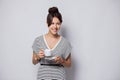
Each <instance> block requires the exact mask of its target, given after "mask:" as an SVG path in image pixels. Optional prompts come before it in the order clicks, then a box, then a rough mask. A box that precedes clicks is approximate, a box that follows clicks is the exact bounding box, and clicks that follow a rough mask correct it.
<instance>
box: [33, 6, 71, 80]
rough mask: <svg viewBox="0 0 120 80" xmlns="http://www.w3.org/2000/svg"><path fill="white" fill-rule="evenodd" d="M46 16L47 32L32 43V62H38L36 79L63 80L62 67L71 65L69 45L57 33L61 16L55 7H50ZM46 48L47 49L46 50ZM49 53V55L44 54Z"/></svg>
mask: <svg viewBox="0 0 120 80" xmlns="http://www.w3.org/2000/svg"><path fill="white" fill-rule="evenodd" d="M48 12H49V14H48V16H47V24H48V29H49V31H48V33H46V34H44V35H41V36H39V37H37V38H36V39H35V41H34V43H33V46H32V48H33V57H32V62H33V64H34V65H35V64H37V63H40V67H39V69H38V75H37V79H38V80H65V69H64V67H70V66H71V53H70V52H71V45H70V43H69V42H68V41H67V40H66V39H65V38H64V37H62V36H61V35H59V34H58V32H59V30H60V27H61V23H62V16H61V14H60V12H59V10H58V8H57V7H51V8H49V10H48ZM46 50H47V51H46ZM48 53H49V56H47V55H46V54H48Z"/></svg>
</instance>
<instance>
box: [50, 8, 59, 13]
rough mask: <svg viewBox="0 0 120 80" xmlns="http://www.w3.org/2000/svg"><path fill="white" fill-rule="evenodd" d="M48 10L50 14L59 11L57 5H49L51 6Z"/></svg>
mask: <svg viewBox="0 0 120 80" xmlns="http://www.w3.org/2000/svg"><path fill="white" fill-rule="evenodd" d="M48 12H49V13H50V14H54V13H59V11H58V8H57V7H51V8H49V10H48Z"/></svg>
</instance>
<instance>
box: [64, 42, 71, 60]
mask: <svg viewBox="0 0 120 80" xmlns="http://www.w3.org/2000/svg"><path fill="white" fill-rule="evenodd" d="M64 49H65V53H64V54H63V57H64V59H67V58H68V56H69V55H70V54H71V50H72V46H71V44H70V43H69V42H67V43H66V45H65V47H64Z"/></svg>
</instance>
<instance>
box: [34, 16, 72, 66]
mask: <svg viewBox="0 0 120 80" xmlns="http://www.w3.org/2000/svg"><path fill="white" fill-rule="evenodd" d="M60 27H61V23H60V20H59V19H58V18H57V17H53V20H52V24H51V25H50V26H49V27H48V29H49V31H48V33H47V34H45V39H46V41H47V44H48V46H49V48H50V49H52V48H54V46H55V45H56V43H57V42H58V41H59V39H60V35H59V34H58V32H59V30H60ZM44 57H45V54H44V50H42V49H41V50H40V52H39V53H38V54H36V53H35V52H33V57H32V63H33V64H34V65H35V64H37V63H38V62H39V60H40V59H41V58H44ZM55 61H56V63H60V64H62V65H63V66H65V67H70V66H71V55H69V56H68V58H67V59H63V58H61V57H60V56H56V57H55Z"/></svg>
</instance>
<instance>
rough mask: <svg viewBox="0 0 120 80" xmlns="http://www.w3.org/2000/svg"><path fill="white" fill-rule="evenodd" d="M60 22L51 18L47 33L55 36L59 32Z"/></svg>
mask: <svg viewBox="0 0 120 80" xmlns="http://www.w3.org/2000/svg"><path fill="white" fill-rule="evenodd" d="M60 26H61V23H60V20H59V19H58V18H57V17H53V20H52V23H51V25H50V26H49V32H50V33H51V34H53V35H56V34H57V33H58V31H59V30H60Z"/></svg>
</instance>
